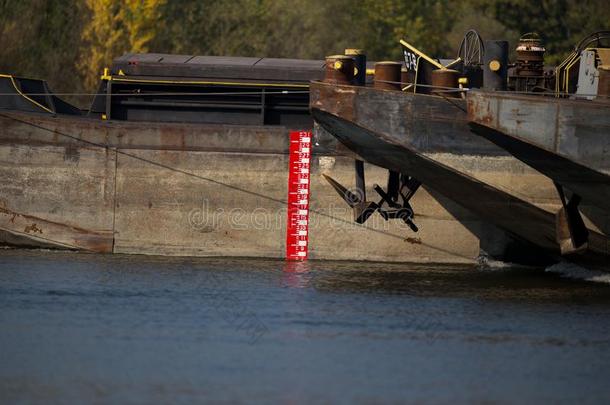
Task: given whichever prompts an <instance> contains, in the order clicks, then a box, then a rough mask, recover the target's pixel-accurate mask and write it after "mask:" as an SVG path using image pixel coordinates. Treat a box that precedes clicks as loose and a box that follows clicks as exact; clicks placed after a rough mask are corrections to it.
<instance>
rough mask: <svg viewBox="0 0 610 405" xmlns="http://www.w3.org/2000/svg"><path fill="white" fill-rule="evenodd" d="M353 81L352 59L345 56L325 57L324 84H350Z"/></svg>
mask: <svg viewBox="0 0 610 405" xmlns="http://www.w3.org/2000/svg"><path fill="white" fill-rule="evenodd" d="M353 81H354V59H353V58H352V57H351V56H347V55H332V56H327V57H326V70H325V76H324V82H325V83H332V84H352V83H353Z"/></svg>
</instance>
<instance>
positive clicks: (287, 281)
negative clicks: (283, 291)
mask: <svg viewBox="0 0 610 405" xmlns="http://www.w3.org/2000/svg"><path fill="white" fill-rule="evenodd" d="M311 277H312V274H311V265H310V262H307V261H305V262H304V261H298V260H292V261H287V262H285V263H284V268H283V277H282V283H283V284H284V285H285V286H287V287H291V288H307V287H309V282H310V281H311Z"/></svg>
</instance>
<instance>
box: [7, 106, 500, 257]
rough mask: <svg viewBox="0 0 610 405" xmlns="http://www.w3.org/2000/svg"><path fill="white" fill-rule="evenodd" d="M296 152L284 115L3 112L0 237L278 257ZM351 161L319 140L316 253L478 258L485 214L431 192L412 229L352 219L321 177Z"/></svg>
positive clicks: (348, 168)
mask: <svg viewBox="0 0 610 405" xmlns="http://www.w3.org/2000/svg"><path fill="white" fill-rule="evenodd" d="M339 149H340V148H339ZM287 152H288V129H286V128H284V127H271V126H236V125H202V124H169V123H147V122H137V123H135V122H123V121H101V120H96V119H90V118H85V117H65V116H56V117H54V116H51V115H49V114H35V113H17V112H8V111H0V179H1V180H0V183H1V187H0V240H1V241H3V242H5V243H9V244H13V245H21V246H37V247H53V248H61V249H78V250H86V251H95V252H114V253H140V254H153V255H180V256H249V257H254V256H256V257H277V258H281V257H283V256H284V252H285V230H286V198H287V182H288V181H287V180H288V179H287V178H288V154H287ZM352 168H353V163H352V160H351V159H350V158H349V157H347V156H345V155H344V154H343V153H342V151H341V150H334V149H333V150H331V149H328V148H324V147H323V146H321V145H320V146H317V147H316V148H314V155H313V159H312V173H311V205H310V239H309V240H310V257H311V258H314V259H336V260H342V259H349V260H381V261H405V262H406V261H411V262H452V263H453V262H462V263H463V262H473V261H474V260H475V259H476V258H477V256H478V254H479V239H478V238H477V237H476V236H475V235H474V234H473V232H472V231H471V228H481V227H484V225H483V224H482V223H481V222H480V221H479V220H478V219H476V218H474V217H473V216H472V215H471V214H469V213H468V212H467V211H465V210H463V209H460V208H459V207H457V206H455V204H452V203H450V202H446V201H443V199H442V198H440V199H439V198H435V197H433V196H432V195H430V194H428V193H427V192H421V193H418V195H417V196H416V197H415V198H414V202H415V203H416V204H418V205H420V206H425V207H426V208H425V209H423V210H421V211H420V213H421V217H420V218H419V221H420V223H421V225H422V227H423V230H422V231H421V232H420V233H418V234H416V235H413V234H412V233H411V232H410V231H409V230H408V229H407V228H406V227H402V226H400V225H399V224H396V223H392V222H385V221H383V220H382V219H381V218H376V219H375V220H374V221H371V222H369V223H367V224H366V226H359V225H355V224H353V223H352V221H351V212H350V211H349V210H347V209H345V208H344V207H343V206H342V205H341V204H339V203H338V202H337V201H336V195H335V194H334V191H333V190H332V189H331V188H330V187H328V184H327V183H326V182H325V180H323V178H322V174H329V175H332V176H334V177H336V178H338V179H340V180H342V181H350V180H352V179H353V177H352V176H353V174H352ZM367 175H368V176H369V179H370V180H371V185H372V184H373V183H375V182H377V183H382V182H383V181H385V175H386V173H385V170H383V169H381V168H378V167H373V166H367ZM370 192H372V190H370ZM439 201H441V202H442V204H441V203H440V202H439ZM446 207H450V209H447V208H446ZM456 217H457V219H456ZM440 230H446V232H440ZM496 232H497V231H496ZM498 233H499V232H498Z"/></svg>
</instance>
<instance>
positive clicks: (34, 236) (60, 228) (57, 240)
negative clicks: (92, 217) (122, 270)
mask: <svg viewBox="0 0 610 405" xmlns="http://www.w3.org/2000/svg"><path fill="white" fill-rule="evenodd" d="M34 221H35V222H34ZM0 229H2V230H4V231H8V232H10V233H14V234H17V235H22V236H25V237H28V238H31V242H32V245H33V246H36V241H37V240H38V241H41V242H42V243H41V245H44V246H45V247H46V246H48V245H49V244H52V245H56V246H57V247H61V248H70V249H78V250H86V251H91V252H96V253H111V252H112V244H113V241H112V238H113V237H112V232H110V231H105V232H97V231H91V230H87V229H83V228H80V227H77V226H73V225H69V224H62V223H58V222H53V221H48V220H45V219H43V218H39V217H36V216H32V215H27V214H23V213H20V212H16V211H13V210H10V209H9V208H7V207H6V206H0Z"/></svg>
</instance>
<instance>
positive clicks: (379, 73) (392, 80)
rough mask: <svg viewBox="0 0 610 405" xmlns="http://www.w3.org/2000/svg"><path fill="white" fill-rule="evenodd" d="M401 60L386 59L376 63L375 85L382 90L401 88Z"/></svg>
mask: <svg viewBox="0 0 610 405" xmlns="http://www.w3.org/2000/svg"><path fill="white" fill-rule="evenodd" d="M401 67H402V64H401V63H400V62H392V61H384V62H377V63H375V79H374V85H373V87H375V88H376V89H381V90H401V87H400V68H401Z"/></svg>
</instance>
